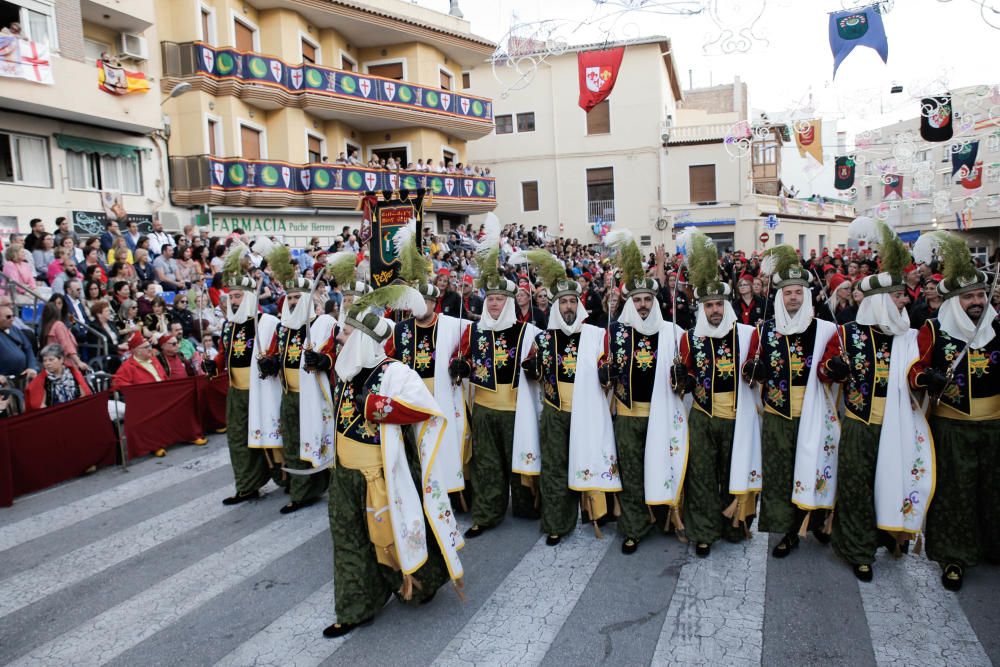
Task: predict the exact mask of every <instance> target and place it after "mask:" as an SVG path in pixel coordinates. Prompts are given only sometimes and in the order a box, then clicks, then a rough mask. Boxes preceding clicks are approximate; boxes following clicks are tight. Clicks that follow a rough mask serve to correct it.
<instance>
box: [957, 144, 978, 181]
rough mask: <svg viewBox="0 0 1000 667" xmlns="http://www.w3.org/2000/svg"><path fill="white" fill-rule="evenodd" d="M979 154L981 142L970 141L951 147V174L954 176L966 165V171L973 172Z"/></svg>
mask: <svg viewBox="0 0 1000 667" xmlns="http://www.w3.org/2000/svg"><path fill="white" fill-rule="evenodd" d="M978 155H979V142H978V141H969V142H967V143H964V144H962V145H961V146H959V147H957V149H956V148H952V149H951V175H952V176H954V175H955V174H957V173H958V170H959V169H961V168H962V167H965V169H966V173H969V174H971V173H972V170H973V169H974V168H975V167H976V157H977V156H978Z"/></svg>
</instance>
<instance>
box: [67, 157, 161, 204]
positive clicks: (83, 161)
mask: <svg viewBox="0 0 1000 667" xmlns="http://www.w3.org/2000/svg"><path fill="white" fill-rule="evenodd" d="M66 165H67V168H68V170H69V187H70V189H71V190H120V191H121V192H122V193H124V194H127V195H141V194H142V167H141V165H140V164H139V159H138V157H132V158H127V157H111V156H108V155H98V154H97V153H77V152H75V151H67V152H66Z"/></svg>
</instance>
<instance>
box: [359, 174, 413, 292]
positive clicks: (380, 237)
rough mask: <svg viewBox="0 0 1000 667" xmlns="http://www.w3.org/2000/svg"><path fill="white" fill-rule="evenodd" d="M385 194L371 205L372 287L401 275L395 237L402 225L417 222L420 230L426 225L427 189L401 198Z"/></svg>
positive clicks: (370, 260) (384, 283)
mask: <svg viewBox="0 0 1000 667" xmlns="http://www.w3.org/2000/svg"><path fill="white" fill-rule="evenodd" d="M387 194H388V195H389V196H384V195H383V197H384V198H383V200H382V201H376V202H374V206H372V207H371V209H370V213H371V246H370V247H369V251H370V252H369V257H370V259H369V262H370V267H371V278H372V287H384V286H385V285H388V284H389V283H391V282H392V281H394V280H396V278H398V277H399V267H400V262H399V257H398V255H397V254H396V245H395V243H393V239H394V237H395V236H396V232H398V231H399V230H400V228H402V227H405V226H406V225H408V224H409V223H410V220H416V221H417V230H421V229H423V228H424V223H423V221H424V194H425V193H424V191H423V190H417V192H416V196H414V197H410V196H408V193H407V196H406V198H405V199H397V198H393V197H392V193H387Z"/></svg>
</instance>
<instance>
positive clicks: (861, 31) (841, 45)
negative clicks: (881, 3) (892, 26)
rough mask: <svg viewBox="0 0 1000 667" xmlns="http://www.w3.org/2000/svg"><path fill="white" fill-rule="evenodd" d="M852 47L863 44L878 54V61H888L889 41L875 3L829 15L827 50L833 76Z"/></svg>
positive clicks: (835, 75)
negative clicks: (830, 57)
mask: <svg viewBox="0 0 1000 667" xmlns="http://www.w3.org/2000/svg"><path fill="white" fill-rule="evenodd" d="M855 46H867V47H869V48H872V49H875V51H876V52H877V53H878V54H879V55H880V56H882V62H888V61H889V40H888V39H887V38H886V36H885V26H884V25H882V14H880V13H879V11H878V5H871V6H870V7H863V8H861V9H849V10H847V11H843V12H833V13H832V14H830V50H831V51H833V76H834V78H836V77H837V68H838V67H840V63H842V62H844V58H846V57H847V56H848V55H850V53H851V51H853V50H854V47H855Z"/></svg>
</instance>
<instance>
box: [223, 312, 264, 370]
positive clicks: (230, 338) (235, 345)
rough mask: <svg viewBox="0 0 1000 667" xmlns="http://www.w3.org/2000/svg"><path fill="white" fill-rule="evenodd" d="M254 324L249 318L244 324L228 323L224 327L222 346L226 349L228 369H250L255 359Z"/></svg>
mask: <svg viewBox="0 0 1000 667" xmlns="http://www.w3.org/2000/svg"><path fill="white" fill-rule="evenodd" d="M255 340H256V334H255V333H254V322H253V318H252V317H248V318H247V319H246V321H245V322H243V323H242V324H236V323H235V322H229V321H227V322H226V323H225V324H224V325H223V326H222V344H223V345H224V346H225V348H226V367H227V368H250V360H251V359H252V358H253V352H254V349H253V347H254V341H255Z"/></svg>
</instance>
